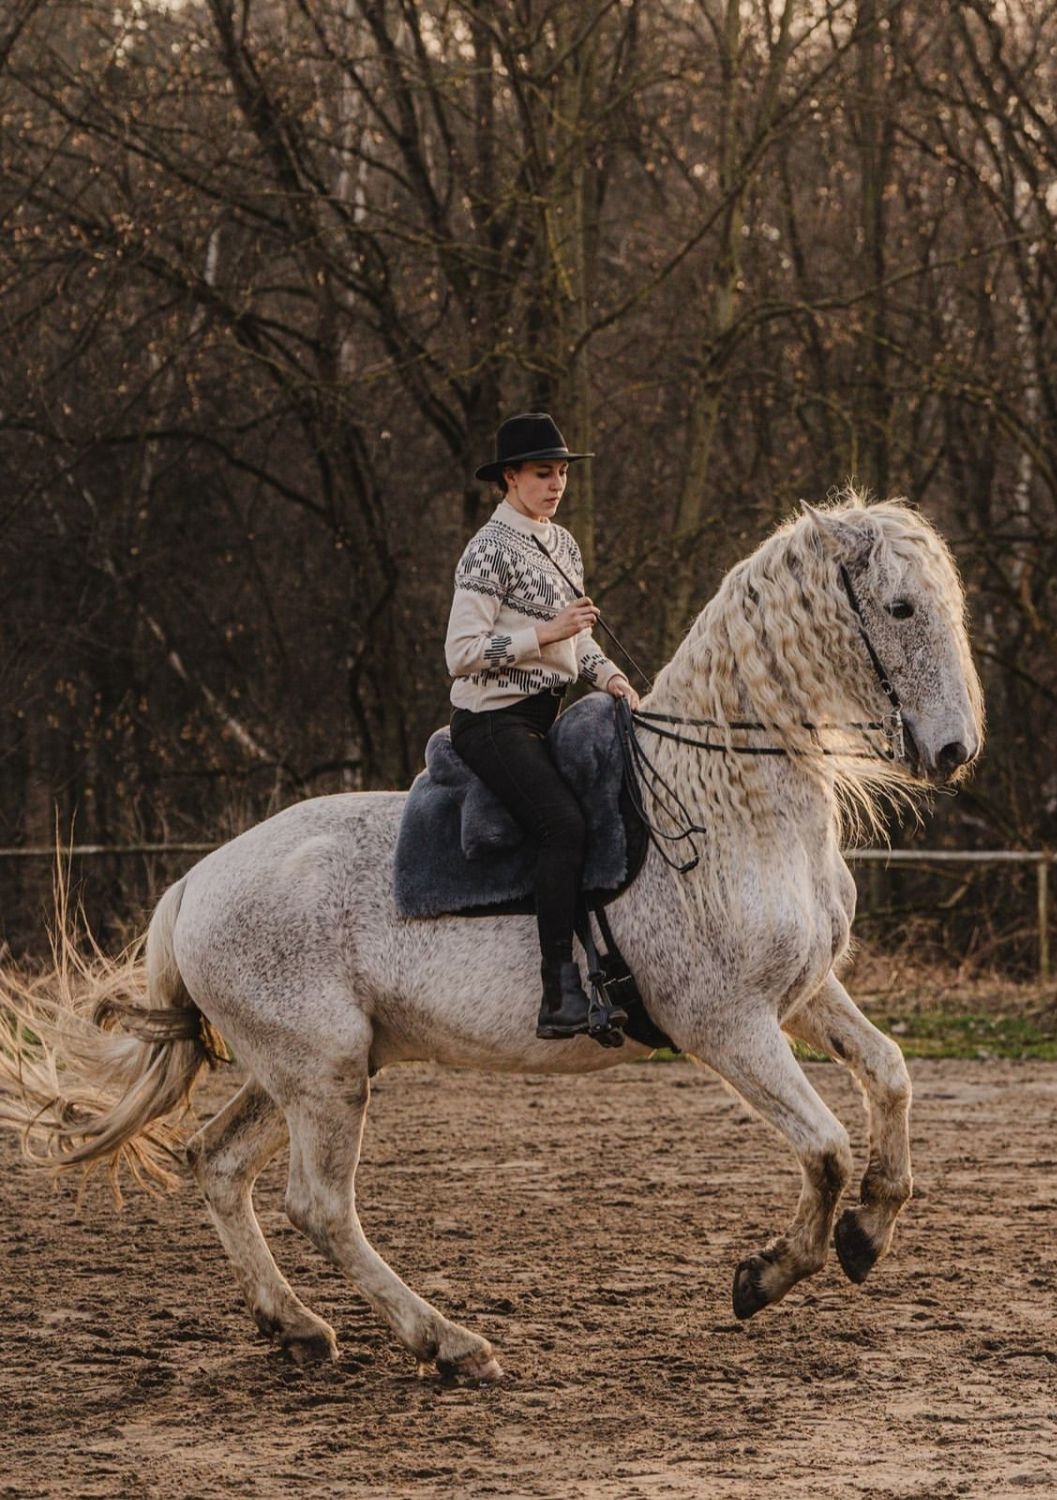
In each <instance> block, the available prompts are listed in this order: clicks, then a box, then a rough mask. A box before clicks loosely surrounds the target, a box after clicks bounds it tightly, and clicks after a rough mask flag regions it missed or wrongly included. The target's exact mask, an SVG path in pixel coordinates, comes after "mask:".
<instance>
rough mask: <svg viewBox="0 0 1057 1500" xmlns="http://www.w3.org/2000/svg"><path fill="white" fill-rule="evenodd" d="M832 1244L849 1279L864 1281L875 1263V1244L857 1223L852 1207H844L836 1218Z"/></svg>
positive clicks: (876, 1252) (876, 1254) (876, 1251)
mask: <svg viewBox="0 0 1057 1500" xmlns="http://www.w3.org/2000/svg"><path fill="white" fill-rule="evenodd" d="M833 1246H834V1249H835V1250H836V1252H837V1259H838V1260H839V1261H840V1264H841V1270H842V1271H843V1272H844V1274H845V1276H847V1278H848V1280H849V1281H854V1282H856V1283H859V1282H862V1281H865V1280H866V1278H867V1276H869V1274H870V1272H871V1271H872V1270H873V1268H874V1266H875V1265H876V1264H877V1257H878V1249H877V1246H876V1245H875V1244H874V1242H873V1240H871V1238H870V1236H869V1235H868V1234H867V1233H866V1231H865V1230H864V1229H863V1227H862V1225H861V1224H860V1223H859V1219H858V1215H857V1213H856V1211H855V1209H854V1208H846V1209H845V1210H844V1212H843V1213H842V1214H841V1216H840V1218H839V1219H838V1220H837V1227H836V1229H835V1230H834V1231H833Z"/></svg>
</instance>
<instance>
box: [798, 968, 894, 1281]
mask: <svg viewBox="0 0 1057 1500" xmlns="http://www.w3.org/2000/svg"><path fill="white" fill-rule="evenodd" d="M785 1027H786V1030H787V1031H789V1032H790V1033H791V1034H792V1035H793V1036H796V1037H798V1038H799V1039H800V1040H801V1041H804V1042H807V1043H808V1045H809V1046H811V1047H815V1048H817V1049H818V1050H819V1051H820V1052H825V1053H827V1054H828V1055H829V1056H830V1057H832V1058H834V1060H835V1061H837V1062H842V1063H843V1064H844V1065H845V1066H846V1067H847V1068H848V1069H849V1070H850V1071H851V1073H852V1075H853V1076H854V1078H855V1079H856V1081H857V1082H858V1084H859V1086H860V1087H861V1089H862V1091H863V1093H864V1095H865V1096H866V1106H867V1118H868V1123H869V1137H870V1138H869V1150H868V1156H867V1165H866V1172H865V1174H864V1176H863V1179H862V1185H861V1187H860V1190H859V1191H860V1201H859V1203H858V1205H857V1206H856V1207H855V1208H848V1209H845V1211H844V1213H843V1214H842V1215H841V1217H840V1220H839V1221H838V1223H837V1227H836V1231H835V1233H834V1246H835V1248H836V1251H837V1259H838V1260H839V1261H840V1263H841V1267H842V1268H843V1270H844V1273H845V1275H846V1276H847V1277H848V1278H849V1280H851V1281H855V1282H860V1281H865V1280H866V1277H867V1276H868V1275H869V1273H870V1271H871V1270H872V1268H873V1267H874V1266H875V1265H876V1263H877V1262H878V1261H879V1260H880V1259H881V1257H882V1256H883V1255H886V1254H887V1253H888V1250H889V1249H890V1247H891V1244H892V1238H893V1235H894V1232H895V1223H896V1219H897V1217H898V1216H899V1211H900V1209H901V1208H902V1207H903V1205H904V1203H906V1201H907V1199H908V1198H909V1197H910V1194H911V1190H912V1187H913V1181H912V1177H911V1170H910V1094H911V1089H910V1075H909V1073H908V1072H907V1066H906V1063H905V1061H904V1059H903V1054H902V1052H901V1051H900V1050H899V1047H898V1046H897V1045H896V1043H895V1042H893V1041H891V1040H890V1038H888V1037H886V1036H885V1035H884V1034H883V1033H882V1032H880V1031H878V1029H877V1027H876V1026H874V1025H873V1024H872V1023H871V1022H870V1021H868V1020H867V1019H866V1017H865V1016H864V1015H863V1013H862V1011H860V1010H859V1008H858V1006H857V1005H856V1004H855V1002H854V1001H853V1000H852V998H851V996H850V995H849V994H848V992H847V990H846V989H845V988H844V986H843V985H842V984H841V983H840V981H839V980H838V979H837V978H836V977H835V976H834V975H832V974H831V975H830V976H829V978H828V979H827V980H826V982H825V984H823V985H822V987H821V989H819V990H818V991H817V992H816V994H814V995H813V996H812V997H811V999H810V1000H809V1001H807V1002H806V1003H805V1004H804V1005H802V1006H801V1007H800V1008H799V1009H798V1010H797V1011H795V1012H794V1014H793V1015H792V1016H791V1017H790V1018H788V1020H787V1021H786V1023H785Z"/></svg>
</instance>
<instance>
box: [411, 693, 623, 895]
mask: <svg viewBox="0 0 1057 1500" xmlns="http://www.w3.org/2000/svg"><path fill="white" fill-rule="evenodd" d="M615 707H616V705H615V702H614V700H613V698H612V697H610V695H609V694H608V693H590V694H589V695H588V696H587V697H586V698H581V699H580V701H579V702H578V703H575V704H574V705H573V706H572V708H570V709H569V710H568V711H567V712H566V713H563V714H561V715H560V716H559V718H558V719H557V721H556V722H555V724H554V726H553V728H552V729H551V731H550V734H549V736H548V743H549V745H550V750H551V754H552V755H553V757H554V759H555V762H556V764H557V766H558V769H559V770H560V771H561V773H562V775H563V776H564V777H565V779H566V781H567V782H568V783H569V785H570V786H571V787H572V789H573V791H574V792H575V793H576V795H577V797H578V799H579V801H580V805H581V806H582V808H583V810H584V816H585V818H586V820H587V863H586V865H585V868H584V880H583V884H584V889H585V890H586V891H616V890H619V888H620V887H621V886H622V885H623V883H624V879H625V876H626V874H627V867H628V852H627V838H626V835H625V831H624V822H623V818H622V817H621V811H620V789H621V785H622V783H623V764H622V758H621V753H620V740H619V737H618V734H617V722H616V712H615ZM535 863H536V852H535V849H534V847H533V845H532V844H531V843H530V842H528V841H527V840H525V839H524V837H523V835H522V833H521V830H520V828H519V827H518V825H517V824H516V823H515V821H514V819H513V817H512V816H511V815H510V813H508V812H507V810H506V808H505V807H504V806H503V804H502V803H501V802H500V801H499V799H498V797H496V795H495V793H494V792H490V791H489V790H488V788H487V787H486V786H485V784H484V782H483V781H481V779H480V778H479V777H478V776H476V775H475V774H474V772H473V771H471V770H470V768H469V766H468V765H467V764H466V762H465V761H464V760H462V759H461V758H460V757H459V756H458V755H457V754H456V753H455V751H454V750H453V749H452V745H451V736H450V734H449V732H448V730H447V728H444V729H438V730H437V731H436V733H435V734H433V735H431V736H430V739H429V743H428V744H427V746H426V769H425V770H424V771H421V772H420V773H419V775H418V776H416V777H415V780H414V782H413V784H412V786H411V791H410V792H409V793H408V798H407V803H406V805H405V808H404V814H403V819H402V821H401V824H400V834H399V837H398V839H397V843H396V857H395V868H394V876H395V881H394V884H395V894H396V906H397V910H398V911H399V913H400V915H401V916H404V917H437V916H441V915H442V914H444V913H446V912H460V911H468V910H471V909H473V908H479V907H488V906H495V905H497V904H500V903H508V902H511V901H516V900H521V899H523V898H526V897H528V898H531V893H532V884H533V871H534V868H535ZM526 909H527V910H531V909H532V908H531V904H530V905H529V906H528V907H527V908H526Z"/></svg>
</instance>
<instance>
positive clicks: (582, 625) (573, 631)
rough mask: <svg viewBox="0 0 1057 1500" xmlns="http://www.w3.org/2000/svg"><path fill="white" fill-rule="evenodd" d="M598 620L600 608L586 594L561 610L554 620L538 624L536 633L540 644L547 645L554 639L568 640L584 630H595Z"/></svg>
mask: <svg viewBox="0 0 1057 1500" xmlns="http://www.w3.org/2000/svg"><path fill="white" fill-rule="evenodd" d="M597 620H598V610H597V609H595V607H594V605H593V604H592V603H591V601H590V599H588V598H587V596H586V595H585V596H584V597H583V598H582V599H574V600H573V602H572V603H571V604H567V605H566V606H565V608H564V609H561V610H559V611H558V613H557V614H556V615H555V616H554V619H553V620H547V621H545V622H544V623H543V624H542V625H537V626H536V634H537V636H538V637H539V643H540V645H541V646H547V645H550V643H551V642H553V641H567V640H568V639H569V638H570V636H574V635H579V634H580V632H581V631H582V630H593V629H594V628H595V623H596V621H597Z"/></svg>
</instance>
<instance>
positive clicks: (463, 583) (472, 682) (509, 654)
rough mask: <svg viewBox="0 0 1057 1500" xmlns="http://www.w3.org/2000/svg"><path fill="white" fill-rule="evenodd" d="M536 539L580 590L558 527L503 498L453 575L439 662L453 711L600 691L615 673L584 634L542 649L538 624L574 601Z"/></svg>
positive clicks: (568, 540) (580, 571) (571, 547)
mask: <svg viewBox="0 0 1057 1500" xmlns="http://www.w3.org/2000/svg"><path fill="white" fill-rule="evenodd" d="M535 537H538V538H539V540H540V541H541V542H542V544H543V546H544V547H546V549H547V551H548V552H549V553H550V554H551V556H552V557H553V558H554V560H555V562H557V563H558V565H559V566H560V567H561V568H562V570H563V571H564V572H565V573H567V574H568V575H569V577H570V578H572V579H574V580H575V581H576V583H577V584H578V586H579V588H580V592H581V594H582V592H583V576H584V566H583V560H582V559H581V557H580V549H579V547H578V546H577V545H576V543H575V542H574V541H573V539H572V537H571V536H570V535H569V533H568V532H567V531H566V530H565V528H564V527H563V526H557V525H555V524H554V522H552V521H533V520H531V519H530V518H529V517H528V516H523V515H522V514H521V512H520V511H517V510H515V509H514V507H513V506H512V505H508V504H507V502H506V501H505V500H504V501H502V502H501V503H500V504H499V505H498V506H497V507H496V509H495V511H494V513H493V515H492V518H491V520H489V521H486V522H485V524H484V525H483V526H482V527H481V529H480V531H479V532H478V533H477V534H476V536H474V537H472V538H471V539H470V542H469V544H468V545H467V548H466V551H465V552H464V553H463V555H462V557H461V558H460V559H459V566H458V567H457V568H456V570H455V598H454V600H453V601H452V606H451V616H450V618H449V620H448V637H447V641H446V642H445V648H444V652H445V656H446V658H447V663H448V671H449V672H450V673H451V675H452V677H453V678H454V679H455V680H454V682H453V684H452V689H451V701H452V703H453V704H454V705H455V707H456V708H468V709H472V710H473V711H474V712H475V713H480V712H481V711H482V710H483V709H493V708H504V707H505V706H506V705H507V704H510V703H515V702H516V701H517V700H518V699H519V698H526V697H528V696H529V695H530V694H532V693H539V692H542V691H543V690H544V689H545V688H552V687H561V686H564V685H566V684H568V683H573V682H576V681H577V680H578V679H579V678H581V677H582V678H583V679H584V680H585V681H586V682H589V683H591V684H592V686H594V687H597V688H604V687H605V685H606V683H607V682H608V681H609V679H610V678H611V677H613V676H615V675H617V673H618V672H619V670H620V669H619V668H618V667H616V666H614V664H613V663H612V662H611V661H610V660H609V658H608V657H607V656H604V655H603V653H602V652H601V651H600V650H599V649H598V647H597V646H596V645H595V643H594V640H593V639H592V636H591V632H590V631H589V630H583V631H581V632H580V634H579V635H577V636H572V637H570V638H569V639H568V640H564V641H554V642H552V643H551V644H550V645H547V646H541V645H540V643H539V640H538V639H537V636H536V621H537V620H552V619H553V618H554V616H555V615H556V614H557V613H558V611H559V610H561V609H563V608H564V607H565V605H566V604H571V603H572V600H573V599H574V598H577V597H579V596H578V595H575V594H574V593H573V591H572V590H571V589H570V587H569V585H568V584H567V583H566V582H565V580H564V579H563V578H562V576H561V574H560V573H559V572H558V570H557V568H555V567H554V565H553V564H552V563H551V562H550V561H549V560H548V559H547V558H546V557H544V555H543V553H542V552H541V551H540V550H539V548H538V547H537V546H536V543H535V541H534V538H535Z"/></svg>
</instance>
